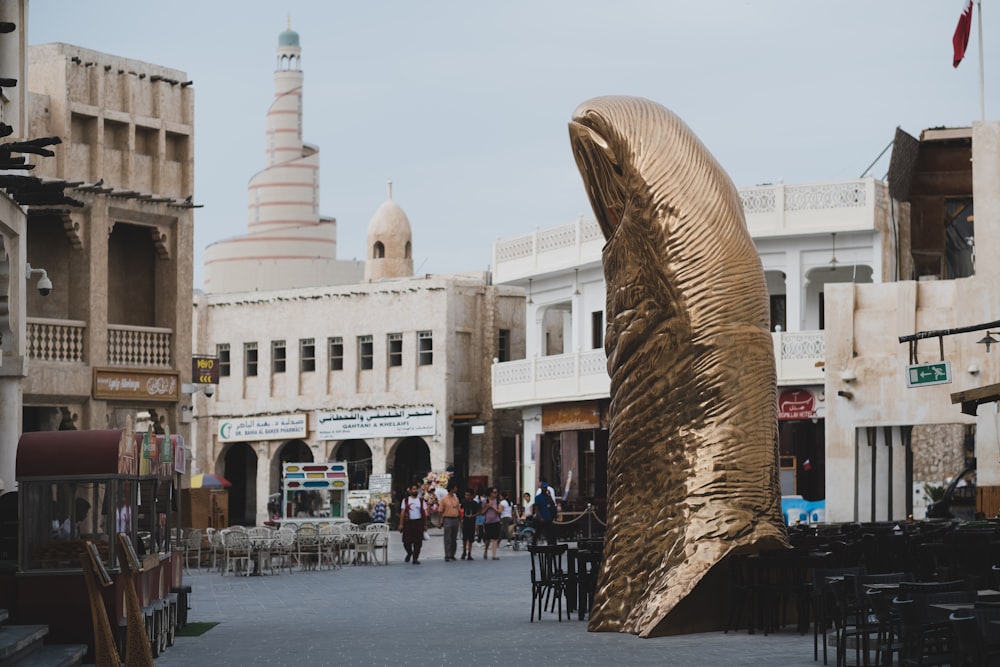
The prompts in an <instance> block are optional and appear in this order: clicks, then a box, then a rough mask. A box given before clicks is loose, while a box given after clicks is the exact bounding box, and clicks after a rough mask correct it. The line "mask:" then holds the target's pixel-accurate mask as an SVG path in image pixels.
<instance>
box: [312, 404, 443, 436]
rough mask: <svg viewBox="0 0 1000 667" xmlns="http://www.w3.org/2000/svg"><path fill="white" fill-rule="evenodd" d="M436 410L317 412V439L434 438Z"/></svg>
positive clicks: (387, 409)
mask: <svg viewBox="0 0 1000 667" xmlns="http://www.w3.org/2000/svg"><path fill="white" fill-rule="evenodd" d="M436 421H437V420H436V414H435V410H434V408H430V407H423V408H385V409H381V410H338V411H336V412H317V413H316V438H317V439H318V440H346V439H348V438H392V437H403V436H410V435H434V433H435V429H436V426H435V422H436Z"/></svg>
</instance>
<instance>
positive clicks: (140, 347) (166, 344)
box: [108, 324, 173, 368]
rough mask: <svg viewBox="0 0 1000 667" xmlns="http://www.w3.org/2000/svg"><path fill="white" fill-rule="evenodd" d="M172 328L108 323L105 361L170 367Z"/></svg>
mask: <svg viewBox="0 0 1000 667" xmlns="http://www.w3.org/2000/svg"><path fill="white" fill-rule="evenodd" d="M171 336H173V330H172V329H163V328H160V327H136V326H127V325H124V324H109V325H108V364H110V365H112V366H135V367H146V368H171V363H170V338H171Z"/></svg>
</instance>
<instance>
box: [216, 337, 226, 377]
mask: <svg viewBox="0 0 1000 667" xmlns="http://www.w3.org/2000/svg"><path fill="white" fill-rule="evenodd" d="M215 356H217V357H218V358H219V377H224V378H227V377H229V343H219V344H218V345H216V346H215Z"/></svg>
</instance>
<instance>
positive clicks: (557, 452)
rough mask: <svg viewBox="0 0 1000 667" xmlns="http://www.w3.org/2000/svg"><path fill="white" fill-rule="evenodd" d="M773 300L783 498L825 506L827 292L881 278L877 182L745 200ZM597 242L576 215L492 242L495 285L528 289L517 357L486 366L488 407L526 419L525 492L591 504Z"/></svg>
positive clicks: (599, 454) (594, 231) (787, 189)
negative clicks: (542, 489)
mask: <svg viewBox="0 0 1000 667" xmlns="http://www.w3.org/2000/svg"><path fill="white" fill-rule="evenodd" d="M740 197H741V199H742V200H743V206H744V210H745V211H746V219H747V225H748V227H749V229H750V233H751V235H752V236H753V238H754V241H755V243H756V244H757V247H758V250H759V252H760V255H761V259H762V263H763V265H764V270H765V275H766V278H767V284H768V289H769V292H770V295H771V310H772V328H773V330H774V333H773V340H774V349H775V358H776V362H777V367H778V368H777V371H778V384H779V419H780V420H781V423H780V429H779V432H780V437H781V454H782V465H783V468H784V469H783V472H782V483H783V488H784V492H785V493H786V494H799V495H804V496H805V497H806V498H809V499H817V500H818V499H822V498H824V497H825V494H826V489H825V481H826V476H825V475H824V435H823V429H824V422H825V417H826V404H827V399H826V391H825V388H824V383H825V373H824V358H825V353H824V332H823V331H822V329H823V328H824V326H825V325H826V321H825V318H824V316H823V308H822V305H823V300H824V294H825V292H826V290H827V289H828V288H829V287H830V285H831V284H834V283H852V282H857V283H867V282H881V281H882V280H885V279H887V278H888V275H889V274H888V273H887V269H886V266H887V264H891V261H889V260H888V259H887V257H888V256H889V255H890V254H891V251H892V247H893V244H892V243H891V242H888V241H887V240H886V239H887V237H888V231H889V229H890V228H891V225H890V219H891V214H892V213H891V211H892V209H891V207H890V205H889V199H888V194H887V192H886V186H885V184H883V183H881V182H879V181H875V180H873V179H862V180H857V181H845V182H830V183H816V184H804V185H794V186H786V185H762V186H757V187H752V188H743V189H741V190H740ZM603 245H604V239H603V237H602V236H601V233H600V230H599V229H598V226H597V223H596V221H594V220H593V219H581V220H578V221H576V222H574V223H570V224H568V225H561V226H558V227H554V228H550V229H546V230H540V231H538V232H536V233H534V234H532V235H529V236H522V237H517V238H511V239H502V240H499V241H497V242H496V244H495V245H494V252H493V262H494V267H495V270H494V279H495V281H496V282H497V284H506V285H516V286H519V287H522V288H524V289H525V291H526V292H527V299H526V315H525V322H526V324H527V327H528V328H527V332H526V334H525V338H526V357H525V358H524V359H512V360H511V361H507V362H501V363H498V364H495V365H494V368H493V378H492V383H493V405H494V407H495V408H513V409H519V410H521V412H522V421H523V424H524V426H523V432H522V438H523V442H524V448H523V451H522V453H521V456H522V458H521V460H522V461H523V462H524V465H523V468H522V475H523V480H522V486H523V488H534V486H535V484H536V481H537V479H538V477H540V476H544V477H547V478H548V479H549V481H550V482H551V483H553V484H555V485H556V486H557V487H558V488H559V489H560V491H561V492H562V493H563V494H565V496H566V498H567V501H568V502H570V503H574V502H578V503H580V504H581V505H582V504H584V503H585V502H587V501H590V500H591V499H592V500H593V502H594V503H595V504H596V505H597V506H598V507H599V508H600V507H602V505H603V502H604V499H605V492H606V486H607V479H606V469H605V462H606V458H607V437H608V432H607V410H608V396H609V393H608V392H609V386H610V383H609V379H608V373H607V361H606V357H605V354H604V328H605V315H604V309H605V286H604V276H603V269H602V267H601V249H602V247H603Z"/></svg>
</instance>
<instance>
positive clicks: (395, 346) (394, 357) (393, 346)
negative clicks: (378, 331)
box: [389, 333, 403, 366]
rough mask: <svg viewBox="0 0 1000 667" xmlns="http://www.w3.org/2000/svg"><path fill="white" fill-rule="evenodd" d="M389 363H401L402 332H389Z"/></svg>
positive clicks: (392, 364) (398, 364) (400, 364)
mask: <svg viewBox="0 0 1000 667" xmlns="http://www.w3.org/2000/svg"><path fill="white" fill-rule="evenodd" d="M389 365H390V366H402V365H403V334H401V333H391V334H389Z"/></svg>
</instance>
